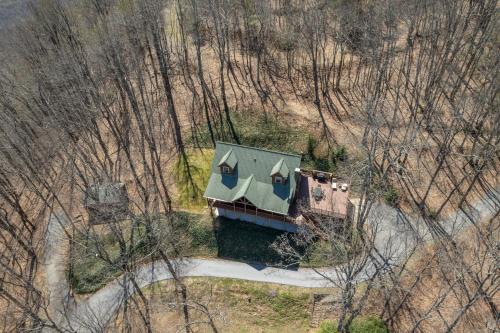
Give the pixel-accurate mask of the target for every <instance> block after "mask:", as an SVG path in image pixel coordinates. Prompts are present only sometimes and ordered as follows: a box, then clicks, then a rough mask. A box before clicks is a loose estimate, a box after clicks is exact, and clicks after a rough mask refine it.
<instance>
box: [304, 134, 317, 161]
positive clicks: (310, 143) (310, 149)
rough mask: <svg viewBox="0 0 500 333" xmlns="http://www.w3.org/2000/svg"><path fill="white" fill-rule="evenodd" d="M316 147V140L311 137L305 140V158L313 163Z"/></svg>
mask: <svg viewBox="0 0 500 333" xmlns="http://www.w3.org/2000/svg"><path fill="white" fill-rule="evenodd" d="M316 147H318V140H316V138H315V137H313V136H310V135H309V136H308V138H307V149H306V158H307V159H308V160H309V161H314V160H315V159H316V156H315V155H314V150H316Z"/></svg>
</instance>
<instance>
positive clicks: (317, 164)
mask: <svg viewBox="0 0 500 333" xmlns="http://www.w3.org/2000/svg"><path fill="white" fill-rule="evenodd" d="M314 168H315V169H316V170H321V171H330V163H329V162H328V159H326V158H322V157H319V158H316V159H315V160H314Z"/></svg>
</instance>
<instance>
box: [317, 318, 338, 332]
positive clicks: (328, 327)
mask: <svg viewBox="0 0 500 333" xmlns="http://www.w3.org/2000/svg"><path fill="white" fill-rule="evenodd" d="M336 332H337V324H336V323H335V322H333V321H330V320H327V321H324V322H323V323H322V324H321V325H320V326H319V330H318V332H317V333H336Z"/></svg>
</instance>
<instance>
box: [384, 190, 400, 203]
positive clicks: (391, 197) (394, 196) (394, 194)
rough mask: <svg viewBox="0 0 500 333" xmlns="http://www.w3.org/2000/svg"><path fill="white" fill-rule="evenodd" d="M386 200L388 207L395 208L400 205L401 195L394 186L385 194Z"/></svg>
mask: <svg viewBox="0 0 500 333" xmlns="http://www.w3.org/2000/svg"><path fill="white" fill-rule="evenodd" d="M384 199H385V202H386V203H387V204H388V205H391V206H393V207H395V206H397V205H398V204H399V193H398V191H397V190H396V189H395V188H394V187H393V186H389V187H388V188H387V190H386V191H385V193H384Z"/></svg>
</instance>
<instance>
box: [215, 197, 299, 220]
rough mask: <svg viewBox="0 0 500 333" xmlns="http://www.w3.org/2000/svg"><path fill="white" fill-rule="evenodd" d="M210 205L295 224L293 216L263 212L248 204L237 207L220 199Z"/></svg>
mask: <svg viewBox="0 0 500 333" xmlns="http://www.w3.org/2000/svg"><path fill="white" fill-rule="evenodd" d="M212 207H217V208H223V209H229V210H232V211H235V212H241V213H245V214H250V215H256V216H260V217H264V218H267V219H272V220H277V221H282V222H286V223H291V224H295V220H294V219H293V218H291V217H289V216H285V215H281V214H274V213H271V212H269V213H268V212H264V211H262V210H259V209H255V208H253V207H248V206H245V207H239V206H236V205H232V204H229V203H225V202H220V201H215V202H213V203H212Z"/></svg>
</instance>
